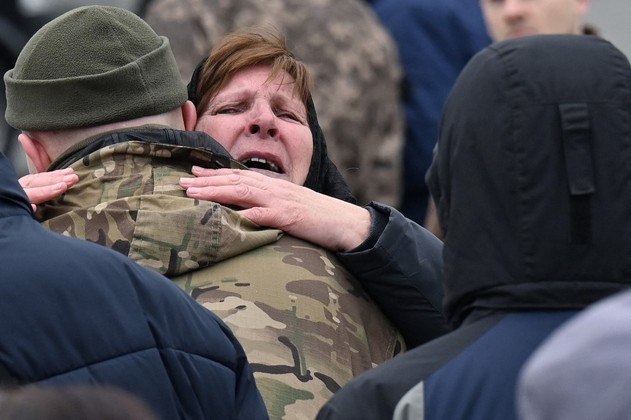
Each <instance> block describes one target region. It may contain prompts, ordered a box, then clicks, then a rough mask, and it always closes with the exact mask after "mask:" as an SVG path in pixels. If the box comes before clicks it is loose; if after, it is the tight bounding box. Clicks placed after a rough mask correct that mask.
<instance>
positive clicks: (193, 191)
mask: <svg viewBox="0 0 631 420" xmlns="http://www.w3.org/2000/svg"><path fill="white" fill-rule="evenodd" d="M186 194H188V195H197V194H199V188H197V187H190V188H187V189H186Z"/></svg>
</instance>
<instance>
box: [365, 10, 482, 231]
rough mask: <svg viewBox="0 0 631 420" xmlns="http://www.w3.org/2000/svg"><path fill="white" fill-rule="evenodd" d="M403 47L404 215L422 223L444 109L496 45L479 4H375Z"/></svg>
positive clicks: (401, 48) (400, 55)
mask: <svg viewBox="0 0 631 420" xmlns="http://www.w3.org/2000/svg"><path fill="white" fill-rule="evenodd" d="M370 3H372V5H373V8H374V10H375V12H376V14H377V16H378V17H379V19H380V20H381V22H382V23H383V24H384V26H385V27H386V28H388V30H389V31H390V33H391V34H392V36H393V38H394V40H395V41H396V43H397V46H398V48H399V58H400V60H401V64H402V65H403V72H404V74H405V79H404V80H405V83H404V85H403V93H402V95H403V98H402V100H403V105H404V107H405V124H406V129H405V147H404V155H403V175H404V176H403V181H404V188H403V197H402V201H401V206H400V210H401V213H403V214H404V215H405V216H406V217H408V218H410V219H412V220H414V221H415V222H417V223H419V224H422V223H423V221H424V217H425V211H426V209H427V201H428V197H429V193H428V191H427V187H426V186H425V172H427V170H428V169H429V165H430V164H431V163H432V156H433V153H432V152H433V149H434V146H435V144H436V140H437V139H438V122H439V120H440V114H441V112H442V109H443V104H444V102H445V99H446V98H447V95H448V94H449V91H450V90H451V88H452V86H453V84H454V82H455V81H456V78H457V77H458V74H459V73H460V71H461V70H462V68H463V67H464V66H465V65H466V64H467V62H468V61H469V59H470V58H471V57H472V56H473V55H474V54H475V53H477V52H478V51H480V50H481V49H482V48H484V47H486V46H487V45H488V44H490V43H491V40H490V38H489V36H488V35H487V33H486V27H485V26H484V21H483V19H482V12H481V10H480V5H479V0H373V1H370Z"/></svg>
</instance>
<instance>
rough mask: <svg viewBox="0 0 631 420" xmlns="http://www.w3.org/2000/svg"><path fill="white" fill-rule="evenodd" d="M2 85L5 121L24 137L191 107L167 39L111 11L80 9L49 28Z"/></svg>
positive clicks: (123, 12) (130, 16) (136, 20)
mask: <svg viewBox="0 0 631 420" xmlns="http://www.w3.org/2000/svg"><path fill="white" fill-rule="evenodd" d="M4 82H5V84H6V95H7V108H6V114H5V117H6V120H7V122H8V123H9V124H10V125H11V126H13V127H15V128H17V129H20V130H26V131H33V130H58V129H65V128H78V127H87V126H95V125H101V124H107V123H112V122H119V121H125V120H130V119H133V118H138V117H144V116H149V115H156V114H161V113H163V112H166V111H169V110H172V109H175V108H177V107H179V106H181V105H182V104H184V102H185V101H186V99H187V92H186V85H185V84H184V82H183V81H182V78H181V76H180V73H179V71H178V68H177V65H176V63H175V58H174V57H173V53H172V51H171V48H170V46H169V41H168V40H167V38H166V37H161V36H158V35H157V34H156V33H155V32H154V31H153V29H151V27H150V26H149V25H148V24H147V23H145V22H144V21H143V20H142V19H140V18H139V17H138V16H136V15H135V14H133V13H132V12H130V11H127V10H125V9H120V8H117V7H107V6H86V7H80V8H77V9H74V10H71V11H69V12H67V13H65V14H63V15H61V16H59V17H58V18H56V19H54V20H52V21H51V22H49V23H48V24H46V25H44V26H43V27H42V28H41V29H40V30H39V31H37V33H35V35H33V37H32V38H31V39H30V40H29V42H28V43H27V44H26V46H25V47H24V49H23V50H22V52H21V53H20V55H19V57H18V59H17V61H16V63H15V68H13V69H11V70H9V71H8V72H7V73H6V74H5V75H4Z"/></svg>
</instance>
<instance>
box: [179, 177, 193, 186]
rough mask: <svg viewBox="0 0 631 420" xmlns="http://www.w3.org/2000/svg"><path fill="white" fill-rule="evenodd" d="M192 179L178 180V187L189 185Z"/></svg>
mask: <svg viewBox="0 0 631 420" xmlns="http://www.w3.org/2000/svg"><path fill="white" fill-rule="evenodd" d="M191 182H193V178H180V185H190V184H191Z"/></svg>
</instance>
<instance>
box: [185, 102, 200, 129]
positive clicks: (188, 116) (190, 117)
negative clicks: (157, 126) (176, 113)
mask: <svg viewBox="0 0 631 420" xmlns="http://www.w3.org/2000/svg"><path fill="white" fill-rule="evenodd" d="M182 119H183V120H184V129H185V130H186V131H193V130H195V124H197V110H196V109H195V105H193V102H191V101H186V102H185V103H184V105H182Z"/></svg>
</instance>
